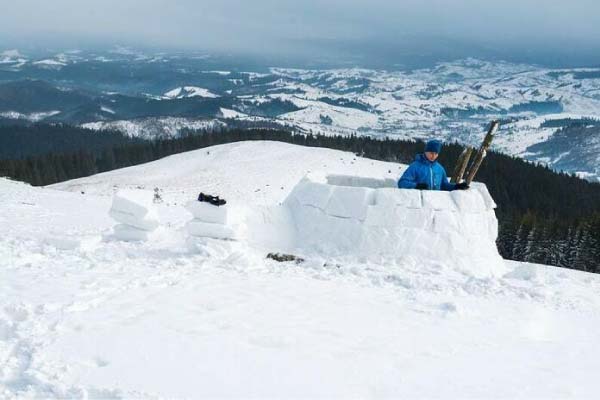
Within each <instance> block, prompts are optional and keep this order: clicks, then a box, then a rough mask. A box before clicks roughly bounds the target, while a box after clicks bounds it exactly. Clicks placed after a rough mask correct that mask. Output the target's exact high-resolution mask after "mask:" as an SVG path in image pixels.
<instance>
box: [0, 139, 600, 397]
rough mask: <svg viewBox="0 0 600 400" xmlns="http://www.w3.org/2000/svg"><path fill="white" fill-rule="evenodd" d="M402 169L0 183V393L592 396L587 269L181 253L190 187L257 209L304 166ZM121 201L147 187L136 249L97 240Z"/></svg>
mask: <svg viewBox="0 0 600 400" xmlns="http://www.w3.org/2000/svg"><path fill="white" fill-rule="evenodd" d="M404 168H405V167H404V166H402V165H398V164H392V163H383V162H378V161H373V160H368V159H363V158H359V157H355V156H354V155H353V154H351V153H344V152H339V151H334V150H327V149H319V148H305V147H298V146H293V145H288V144H283V143H274V142H244V143H234V144H229V145H223V146H215V147H212V148H208V149H202V150H197V151H194V152H189V153H183V154H179V155H175V156H171V157H168V158H165V159H162V160H158V161H156V162H152V163H148V164H144V165H139V166H135V167H131V168H126V169H122V170H117V171H111V172H108V173H104V174H99V175H95V176H91V177H87V178H82V179H78V180H74V181H70V182H64V183H61V184H58V185H54V186H52V187H46V188H33V187H30V186H27V185H25V184H21V183H17V182H11V181H8V180H5V179H0V202H1V204H2V207H1V208H0V226H3V227H5V230H4V231H3V235H1V236H0V359H1V360H3V361H4V360H6V361H5V362H4V364H3V365H2V366H1V369H0V394H1V396H0V397H3V398H9V399H13V398H15V399H16V398H23V397H25V398H28V397H29V398H65V397H73V398H102V399H107V398H131V397H136V398H139V397H144V398H172V397H178V398H181V397H185V398H196V397H211V398H215V397H263V398H264V397H274V398H290V397H295V398H297V397H313V398H314V397H326V398H348V397H377V398H380V397H398V396H402V397H407V398H423V397H426V398H432V397H435V398H464V397H471V398H472V397H477V398H515V397H523V398H548V397H570V398H593V397H594V396H595V395H596V394H597V393H598V390H600V385H599V384H598V382H597V380H596V379H594V377H595V374H596V370H597V368H598V367H600V361H599V360H600V353H599V351H598V350H596V349H597V346H595V343H596V341H597V340H596V334H595V332H596V331H597V329H598V327H599V326H600V317H599V315H600V313H599V311H600V299H599V298H598V296H597V293H598V291H599V290H600V277H598V276H596V275H590V274H586V273H581V272H577V271H570V270H563V269H557V268H553V267H548V266H540V265H531V264H522V263H515V262H505V268H506V271H507V272H506V273H504V274H502V275H501V276H498V277H487V278H480V277H477V276H474V275H473V274H471V273H469V272H468V271H463V270H459V269H456V268H454V264H453V263H452V262H451V261H448V262H440V261H439V260H435V261H433V260H431V259H429V258H420V257H412V258H410V259H403V258H402V257H400V256H398V257H395V256H390V255H388V256H385V257H383V256H382V257H380V258H379V259H377V260H374V259H372V258H368V257H367V258H365V257H326V256H324V255H318V254H316V253H315V254H308V256H306V260H305V261H304V262H303V263H299V264H296V263H294V262H287V263H277V262H275V261H273V260H269V259H266V257H265V256H266V252H265V251H264V249H260V248H256V247H254V246H251V245H248V244H247V243H245V242H244V241H241V240H238V241H220V240H206V241H205V248H204V249H205V251H204V252H200V253H198V252H193V251H190V248H189V247H188V246H187V244H186V237H187V233H186V231H185V230H184V225H185V224H186V222H187V221H189V220H190V219H191V218H192V216H191V215H190V214H189V213H188V212H187V211H186V210H185V209H184V208H183V204H184V203H185V202H187V201H188V200H193V199H195V197H196V196H197V194H198V192H199V191H201V190H202V191H205V192H208V193H211V194H219V195H221V196H223V197H225V198H226V199H227V200H228V207H232V210H233V209H236V208H237V209H240V210H250V211H252V210H264V209H265V207H272V206H276V205H279V204H281V203H283V202H284V201H285V200H286V199H287V198H288V196H289V194H290V193H291V192H292V190H293V189H294V187H296V185H297V183H298V182H299V181H300V180H301V179H302V178H303V177H304V176H305V175H306V174H307V173H309V174H319V173H328V174H340V175H358V176H362V177H367V178H368V177H371V178H377V179H390V180H391V179H397V177H398V176H399V175H400V173H401V172H402V171H403V169H404ZM123 188H132V189H135V188H145V189H150V190H153V189H154V188H158V189H159V193H160V195H161V197H162V200H163V202H162V203H159V204H156V209H157V213H158V217H159V220H160V223H161V227H160V228H159V229H158V230H157V231H156V232H154V233H153V235H152V237H151V238H150V239H149V240H148V241H146V242H141V243H129V242H121V241H116V240H114V239H113V238H111V237H110V235H109V232H110V230H111V228H112V226H114V225H115V221H113V220H111V219H110V218H109V216H108V210H109V208H110V206H111V196H112V194H113V193H114V192H115V191H116V190H118V189H123ZM260 215H262V216H269V215H271V214H265V213H263V214H259V216H260ZM265 222H269V221H265ZM340 235H344V232H340ZM331 240H336V238H335V237H332V238H331ZM431 245H432V246H435V243H432V244H431ZM473 251H477V250H476V249H473ZM473 267H474V268H476V267H477V265H473ZM432 382H434V384H432Z"/></svg>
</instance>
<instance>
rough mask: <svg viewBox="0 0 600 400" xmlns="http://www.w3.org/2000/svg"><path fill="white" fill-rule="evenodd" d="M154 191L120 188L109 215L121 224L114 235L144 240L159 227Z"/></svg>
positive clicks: (123, 238)
mask: <svg viewBox="0 0 600 400" xmlns="http://www.w3.org/2000/svg"><path fill="white" fill-rule="evenodd" d="M153 198H154V193H153V192H151V191H148V190H132V189H124V190H119V191H118V192H117V193H116V194H115V195H114V196H113V202H112V206H111V208H110V211H109V215H110V216H111V218H112V219H114V220H115V221H117V222H120V224H118V225H115V227H114V228H113V229H114V236H115V237H116V238H117V239H119V240H124V241H144V240H146V239H148V234H149V233H150V232H152V231H154V230H155V229H156V228H157V227H158V218H157V214H156V210H155V208H154V204H153Z"/></svg>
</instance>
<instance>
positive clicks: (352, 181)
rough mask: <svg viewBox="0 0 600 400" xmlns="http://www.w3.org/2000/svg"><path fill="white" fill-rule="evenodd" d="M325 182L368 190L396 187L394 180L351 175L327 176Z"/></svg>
mask: <svg viewBox="0 0 600 400" xmlns="http://www.w3.org/2000/svg"><path fill="white" fill-rule="evenodd" d="M325 180H326V182H327V184H328V185H332V186H350V187H362V188H370V189H381V188H385V187H390V188H394V187H396V180H395V179H390V178H386V179H377V178H365V177H362V176H353V175H327V176H326V178H325Z"/></svg>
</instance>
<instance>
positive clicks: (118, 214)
mask: <svg viewBox="0 0 600 400" xmlns="http://www.w3.org/2000/svg"><path fill="white" fill-rule="evenodd" d="M108 214H109V215H110V216H111V218H112V219H114V220H115V221H117V222H121V223H123V224H125V225H130V226H133V227H134V228H137V229H141V230H144V231H153V230H154V229H156V228H158V221H157V220H156V219H152V218H149V216H148V214H146V216H145V217H144V218H139V217H137V216H135V215H134V214H131V213H129V212H126V211H120V210H116V209H114V208H111V209H110V211H109V212H108Z"/></svg>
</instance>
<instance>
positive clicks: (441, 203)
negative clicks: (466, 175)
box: [420, 190, 457, 211]
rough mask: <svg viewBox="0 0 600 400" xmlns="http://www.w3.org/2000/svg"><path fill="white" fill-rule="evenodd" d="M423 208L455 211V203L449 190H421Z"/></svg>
mask: <svg viewBox="0 0 600 400" xmlns="http://www.w3.org/2000/svg"><path fill="white" fill-rule="evenodd" d="M420 192H421V195H422V196H423V208H427V209H431V210H446V211H457V207H456V204H455V203H454V201H453V200H452V196H451V195H450V193H451V192H444V191H440V190H422V191H420Z"/></svg>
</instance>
